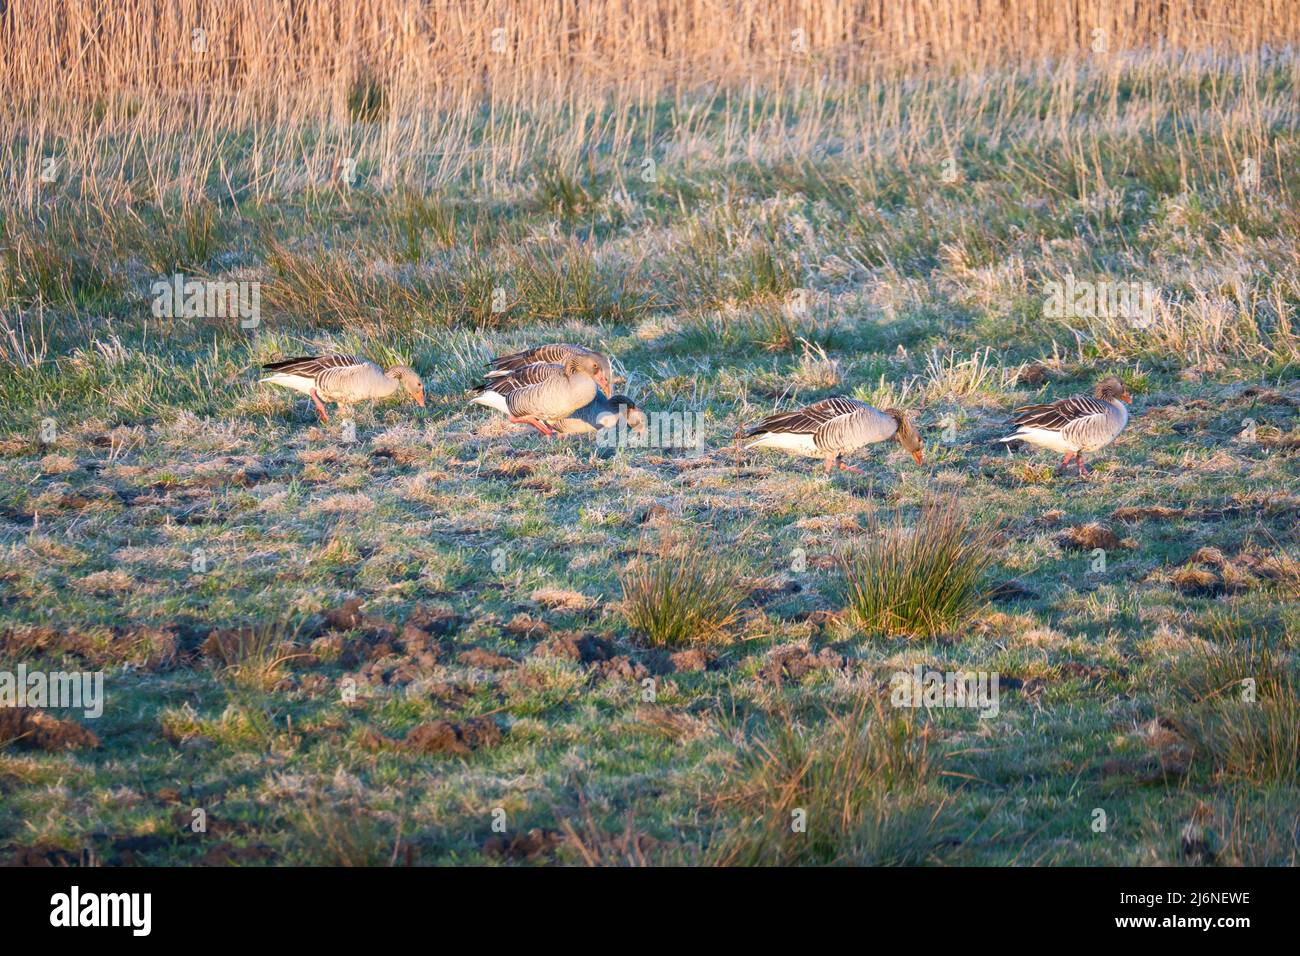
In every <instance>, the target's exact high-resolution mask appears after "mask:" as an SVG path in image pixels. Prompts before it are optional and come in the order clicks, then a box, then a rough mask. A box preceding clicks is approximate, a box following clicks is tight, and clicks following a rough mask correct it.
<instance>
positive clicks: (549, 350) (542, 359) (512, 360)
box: [484, 342, 614, 395]
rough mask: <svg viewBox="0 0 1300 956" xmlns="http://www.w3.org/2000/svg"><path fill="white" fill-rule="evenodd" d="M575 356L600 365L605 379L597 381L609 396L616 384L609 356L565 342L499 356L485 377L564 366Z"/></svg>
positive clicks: (597, 379) (598, 378)
mask: <svg viewBox="0 0 1300 956" xmlns="http://www.w3.org/2000/svg"><path fill="white" fill-rule="evenodd" d="M574 356H582V357H585V358H594V359H595V360H596V361H597V362H599V363H600V371H601V375H602V376H603V378H601V377H597V378H596V381H597V382H598V383H599V384H600V386H601V387H602V388H603V389H604V390H605V394H606V395H609V393H610V388H611V386H612V385H613V383H614V372H613V368H612V367H611V365H610V362H609V356H608V355H601V354H600V353H599V352H593V351H592V350H591V349H587V348H583V347H582V346H581V345H568V344H566V343H564V342H554V343H551V344H549V345H538V346H536V347H535V348H531V349H524V350H523V351H522V352H512V353H511V354H509V355H499V356H497V357H496V358H494V359H493V360H492V361H491V362H490V363H489V365H488V371H487V374H486V375H485V376H484V377H485V378H488V379H494V378H506V377H507V376H509V375H511V374H513V373H515V372H517V371H519V370H520V369H521V368H524V367H525V366H528V365H538V364H547V365H563V364H564V362H565V361H566V360H567V359H569V358H572V357H574Z"/></svg>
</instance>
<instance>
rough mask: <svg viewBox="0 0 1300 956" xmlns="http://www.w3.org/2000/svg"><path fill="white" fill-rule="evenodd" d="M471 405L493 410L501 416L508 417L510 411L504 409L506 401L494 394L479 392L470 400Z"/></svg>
mask: <svg viewBox="0 0 1300 956" xmlns="http://www.w3.org/2000/svg"><path fill="white" fill-rule="evenodd" d="M470 404H471V405H486V406H487V407H488V408H492V409H495V410H496V411H498V412H500V413H501V414H502V415H509V414H510V409H509V408H507V407H506V400H505V398H504V397H502V396H501V395H498V394H497V393H496V392H479V393H478V394H477V395H475V396H474V397H473V398H472V399H471V400H470Z"/></svg>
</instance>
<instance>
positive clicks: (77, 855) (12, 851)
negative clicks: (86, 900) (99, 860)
mask: <svg viewBox="0 0 1300 956" xmlns="http://www.w3.org/2000/svg"><path fill="white" fill-rule="evenodd" d="M88 865H90V859H89V856H88V855H87V854H86V853H84V852H80V851H73V850H65V849H64V848H63V847H61V846H55V845H54V844H53V843H33V844H32V845H30V846H18V847H9V848H7V849H6V850H5V851H4V855H3V857H0V866H88Z"/></svg>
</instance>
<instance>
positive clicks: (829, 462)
mask: <svg viewBox="0 0 1300 956" xmlns="http://www.w3.org/2000/svg"><path fill="white" fill-rule="evenodd" d="M835 461H836V459H835V458H834V457H831V458H827V459H826V468H825V469H824V470H825V472H826V474H828V475H829V474H830V473H831V469H833V468H834V467H835Z"/></svg>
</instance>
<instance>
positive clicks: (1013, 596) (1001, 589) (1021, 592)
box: [987, 581, 1038, 601]
mask: <svg viewBox="0 0 1300 956" xmlns="http://www.w3.org/2000/svg"><path fill="white" fill-rule="evenodd" d="M987 597H988V599H989V600H990V601H1032V600H1034V599H1035V598H1037V597H1038V592H1037V591H1033V590H1030V589H1029V588H1027V587H1025V586H1024V585H1023V584H1021V583H1020V582H1019V581H1001V582H999V583H998V584H995V585H994V586H993V587H991V588H989V590H988V594H987Z"/></svg>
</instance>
